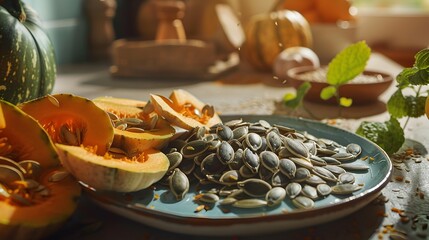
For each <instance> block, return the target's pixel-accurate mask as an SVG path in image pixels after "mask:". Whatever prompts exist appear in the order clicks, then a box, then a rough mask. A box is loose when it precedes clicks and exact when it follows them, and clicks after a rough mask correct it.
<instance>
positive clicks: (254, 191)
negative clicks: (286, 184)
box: [237, 178, 271, 197]
mask: <svg viewBox="0 0 429 240" xmlns="http://www.w3.org/2000/svg"><path fill="white" fill-rule="evenodd" d="M237 186H238V187H239V188H241V189H243V191H244V192H245V193H246V194H247V195H249V196H252V197H262V196H265V194H267V192H268V191H269V190H270V189H271V185H270V184H269V183H267V182H266V181H264V180H261V179H257V178H250V179H246V180H244V181H241V182H238V183H237Z"/></svg>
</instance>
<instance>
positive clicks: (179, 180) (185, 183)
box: [169, 168, 189, 201]
mask: <svg viewBox="0 0 429 240" xmlns="http://www.w3.org/2000/svg"><path fill="white" fill-rule="evenodd" d="M169 186H170V191H171V192H172V193H173V194H174V196H175V197H176V200H178V201H179V200H182V199H183V198H184V197H185V195H186V193H188V191H189V179H188V177H187V176H186V175H185V174H184V173H183V172H182V171H180V169H178V168H175V169H174V171H173V174H171V176H170V177H169Z"/></svg>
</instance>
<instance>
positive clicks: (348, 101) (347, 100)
mask: <svg viewBox="0 0 429 240" xmlns="http://www.w3.org/2000/svg"><path fill="white" fill-rule="evenodd" d="M352 103H353V99H351V98H345V97H341V98H340V105H341V106H343V107H350V106H351V105H352Z"/></svg>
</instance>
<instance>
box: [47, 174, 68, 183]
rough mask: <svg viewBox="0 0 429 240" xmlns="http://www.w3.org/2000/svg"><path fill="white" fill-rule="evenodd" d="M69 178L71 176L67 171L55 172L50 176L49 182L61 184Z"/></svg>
mask: <svg viewBox="0 0 429 240" xmlns="http://www.w3.org/2000/svg"><path fill="white" fill-rule="evenodd" d="M67 176H69V173H68V172H66V171H55V172H53V173H52V174H51V176H49V178H48V181H49V182H60V181H62V180H63V179H65V178H66V177H67Z"/></svg>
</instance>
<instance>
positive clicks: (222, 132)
mask: <svg viewBox="0 0 429 240" xmlns="http://www.w3.org/2000/svg"><path fill="white" fill-rule="evenodd" d="M216 134H217V136H218V137H219V138H220V139H221V140H224V141H229V140H231V139H232V138H233V137H234V133H233V132H232V130H231V128H230V127H228V126H225V125H220V126H218V127H217V128H216Z"/></svg>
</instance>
